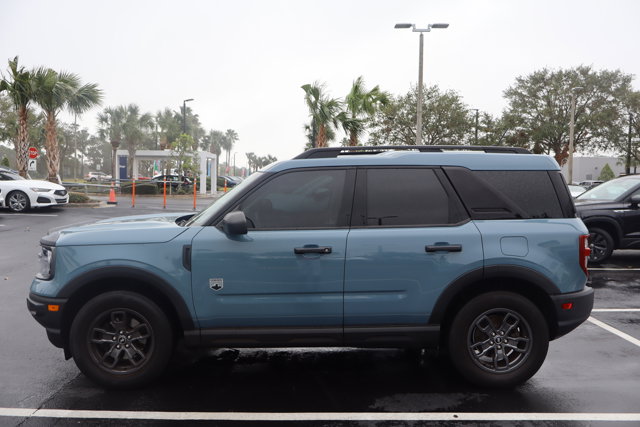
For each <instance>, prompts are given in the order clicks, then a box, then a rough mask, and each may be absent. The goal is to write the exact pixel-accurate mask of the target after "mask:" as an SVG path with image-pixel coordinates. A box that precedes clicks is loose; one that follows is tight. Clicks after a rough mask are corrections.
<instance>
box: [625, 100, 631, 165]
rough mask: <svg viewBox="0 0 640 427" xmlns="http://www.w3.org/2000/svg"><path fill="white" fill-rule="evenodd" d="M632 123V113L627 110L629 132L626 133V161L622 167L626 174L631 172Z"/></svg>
mask: <svg viewBox="0 0 640 427" xmlns="http://www.w3.org/2000/svg"><path fill="white" fill-rule="evenodd" d="M632 124H633V114H631V111H629V133H627V163H626V165H625V167H624V173H625V174H626V175H630V174H631V125H632Z"/></svg>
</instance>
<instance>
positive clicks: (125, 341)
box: [70, 291, 173, 388]
mask: <svg viewBox="0 0 640 427" xmlns="http://www.w3.org/2000/svg"><path fill="white" fill-rule="evenodd" d="M70 347H71V353H72V355H73V358H74V360H75V362H76V364H77V365H78V367H79V368H80V370H81V371H82V372H83V373H84V374H85V375H86V376H87V377H89V378H91V379H92V380H94V381H96V382H97V383H99V384H101V385H103V386H105V387H109V388H128V387H137V386H140V385H143V384H146V383H148V382H150V381H152V380H154V379H155V378H157V377H158V376H159V375H160V374H161V373H162V372H163V371H164V369H165V368H166V366H167V363H168V362H169V359H170V357H171V354H172V349H173V333H172V329H171V325H170V324H169V321H168V319H167V317H166V316H165V314H164V313H163V312H162V310H161V309H160V308H159V307H158V306H157V305H156V304H155V303H154V302H153V301H151V300H149V299H148V298H146V297H144V296H142V295H139V294H136V293H133V292H126V291H114V292H108V293H105V294H101V295H98V296H97V297H95V298H93V299H92V300H90V301H89V302H87V303H86V304H85V305H84V306H83V307H82V309H81V310H80V311H79V312H78V314H77V315H76V317H75V319H74V321H73V324H72V326H71V334H70Z"/></svg>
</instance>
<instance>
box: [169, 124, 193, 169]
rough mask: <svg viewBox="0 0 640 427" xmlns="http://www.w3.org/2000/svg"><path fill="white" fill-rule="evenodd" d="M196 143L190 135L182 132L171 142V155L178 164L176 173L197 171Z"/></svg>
mask: <svg viewBox="0 0 640 427" xmlns="http://www.w3.org/2000/svg"><path fill="white" fill-rule="evenodd" d="M197 149H198V144H197V143H196V142H195V141H194V140H193V138H192V137H191V135H187V134H184V133H183V134H182V135H180V137H179V138H178V139H177V140H175V141H173V142H172V143H171V157H172V158H173V159H175V160H176V162H177V164H178V175H185V172H186V171H189V172H191V173H197V168H198V161H197V156H196V150H197Z"/></svg>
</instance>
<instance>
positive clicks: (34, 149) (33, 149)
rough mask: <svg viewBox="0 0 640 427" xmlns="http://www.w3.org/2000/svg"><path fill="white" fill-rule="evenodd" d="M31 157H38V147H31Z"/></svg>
mask: <svg viewBox="0 0 640 427" xmlns="http://www.w3.org/2000/svg"><path fill="white" fill-rule="evenodd" d="M29 158H30V159H37V158H38V149H37V148H36V147H29Z"/></svg>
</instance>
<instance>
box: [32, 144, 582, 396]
mask: <svg viewBox="0 0 640 427" xmlns="http://www.w3.org/2000/svg"><path fill="white" fill-rule="evenodd" d="M588 257H589V246H588V232H587V228H586V227H585V226H584V224H583V223H582V221H581V220H580V219H578V218H576V212H575V208H574V205H573V202H572V199H571V196H570V194H569V191H568V189H567V186H566V183H565V182H564V179H563V178H562V175H561V174H560V170H559V168H558V165H557V164H556V162H555V161H554V160H553V159H551V158H550V157H548V156H542V155H533V154H530V153H529V152H527V151H526V150H523V149H519V148H510V147H460V146H408V147H396V146H394V147H349V148H344V147H336V148H318V149H312V150H309V151H306V152H304V153H302V154H301V155H299V156H298V157H296V158H294V159H292V160H288V161H283V162H278V163H275V164H272V165H270V166H269V167H267V168H265V169H264V170H262V171H260V172H258V173H255V174H253V175H251V176H250V177H249V178H248V179H246V180H245V181H244V182H242V183H241V184H239V185H238V186H236V187H235V188H234V189H233V191H231V192H229V193H227V194H225V195H224V196H223V197H221V198H220V199H218V200H217V201H216V202H215V203H213V204H212V205H211V206H209V207H208V208H207V209H205V210H203V211H202V212H200V213H198V214H197V215H193V214H190V215H180V214H174V215H162V216H154V215H146V216H133V217H124V218H115V219H111V220H104V221H99V222H97V223H94V224H91V225H84V226H78V227H72V228H68V229H65V230H62V231H58V232H54V233H51V234H49V235H47V236H45V237H43V238H42V240H41V254H40V264H41V265H40V271H39V273H38V274H37V276H36V278H35V279H34V281H33V283H32V285H31V292H30V294H29V297H28V300H27V304H28V307H29V310H30V312H31V314H32V315H33V316H34V317H35V319H36V320H37V321H38V322H40V323H41V324H42V325H43V326H44V327H45V328H46V331H47V335H48V337H49V340H50V341H51V342H52V343H53V344H54V345H55V346H57V347H60V348H63V349H64V353H65V356H66V358H71V357H73V359H74V360H75V362H76V364H77V366H78V367H79V368H80V370H81V371H82V372H83V373H84V374H85V375H86V376H87V377H89V378H91V379H93V380H94V381H96V382H97V383H99V384H101V385H103V386H106V387H120V388H122V387H133V386H140V385H142V384H146V383H148V382H149V381H151V380H154V379H156V378H157V377H159V376H160V375H161V374H162V372H163V371H164V370H165V368H166V366H167V364H168V362H169V359H170V358H171V355H172V352H173V350H174V348H175V346H176V345H177V343H178V342H183V343H184V344H185V345H186V346H191V347H203V346H204V347H234V348H241V347H301V346H307V347H336V346H348V347H373V348H383V347H399V348H402V347H406V348H426V347H436V348H439V349H441V350H443V351H444V352H446V353H448V355H449V357H450V358H451V360H452V362H453V364H454V366H455V367H456V368H457V370H458V371H459V372H460V373H461V374H462V375H463V376H464V377H465V378H466V379H468V380H469V381H471V382H473V383H476V384H480V385H483V386H490V387H512V386H514V385H517V384H520V383H522V382H524V381H526V380H527V379H529V378H530V377H531V376H532V375H533V374H535V372H536V371H537V370H538V369H539V368H540V366H541V365H542V363H543V361H544V359H545V357H546V353H547V348H548V343H549V341H550V340H552V339H555V338H558V337H560V336H562V335H564V334H566V333H567V332H569V331H571V330H572V329H574V328H576V327H577V326H578V325H580V324H581V323H582V322H583V321H585V320H586V319H587V318H588V316H589V314H590V312H591V309H592V306H593V290H592V289H591V288H590V287H588V286H586V283H587V278H588V273H587V259H588Z"/></svg>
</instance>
